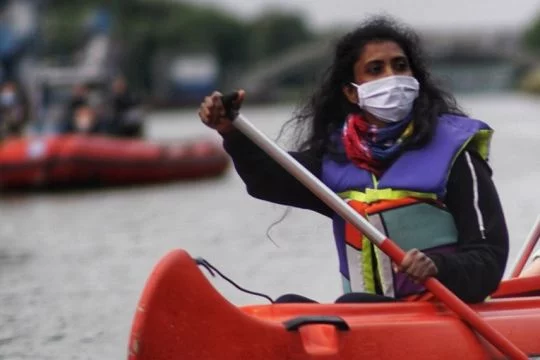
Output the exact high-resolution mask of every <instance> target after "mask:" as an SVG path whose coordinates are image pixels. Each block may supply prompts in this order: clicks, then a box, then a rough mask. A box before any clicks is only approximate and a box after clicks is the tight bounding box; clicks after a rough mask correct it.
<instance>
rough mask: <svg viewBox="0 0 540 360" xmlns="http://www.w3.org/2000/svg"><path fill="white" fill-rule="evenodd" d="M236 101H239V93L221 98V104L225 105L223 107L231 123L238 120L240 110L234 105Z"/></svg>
mask: <svg viewBox="0 0 540 360" xmlns="http://www.w3.org/2000/svg"><path fill="white" fill-rule="evenodd" d="M236 99H238V92H237V91H235V92H232V93H229V94H226V95H223V96H222V97H221V102H222V103H223V107H224V108H225V116H226V117H227V118H228V119H229V120H231V121H234V119H236V116H237V115H238V110H239V109H240V108H239V107H238V106H235V104H234V102H235V101H236Z"/></svg>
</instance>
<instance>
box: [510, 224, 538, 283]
mask: <svg viewBox="0 0 540 360" xmlns="http://www.w3.org/2000/svg"><path fill="white" fill-rule="evenodd" d="M538 239H540V216H538V217H537V218H536V223H535V224H534V226H533V227H532V229H531V232H530V233H529V236H528V237H527V240H526V241H525V244H523V247H522V248H521V251H520V252H519V255H518V257H517V261H516V264H515V265H514V270H513V271H512V274H511V275H510V278H516V277H518V276H519V275H521V272H522V271H523V268H524V267H525V264H527V260H529V257H530V256H531V253H532V251H533V250H534V248H535V247H536V243H538Z"/></svg>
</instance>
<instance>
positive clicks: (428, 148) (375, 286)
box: [322, 115, 493, 298]
mask: <svg viewBox="0 0 540 360" xmlns="http://www.w3.org/2000/svg"><path fill="white" fill-rule="evenodd" d="M492 133H493V131H492V130H491V128H490V127H489V126H488V125H486V124H485V123H483V122H481V121H479V120H473V119H469V118H466V117H461V116H455V115H443V116H441V117H440V118H439V121H438V124H437V126H436V129H435V132H434V136H433V138H432V140H431V141H430V142H429V143H428V144H427V145H425V146H424V147H422V148H420V149H413V150H408V151H406V152H404V153H403V154H402V155H400V157H398V158H397V159H396V160H395V161H394V162H393V163H392V165H391V166H390V167H389V168H388V169H387V170H386V171H385V173H384V174H383V175H382V176H381V177H380V178H379V179H377V178H376V177H375V176H374V175H373V174H371V173H370V172H368V171H366V170H363V169H361V168H358V167H357V166H355V165H354V164H352V163H351V162H349V161H342V160H337V159H336V158H335V156H332V155H327V156H325V158H324V159H323V166H322V180H323V182H324V183H325V184H326V185H327V186H328V187H329V188H330V189H332V190H333V191H334V192H336V193H338V194H339V195H340V196H341V197H342V198H343V199H344V200H345V201H347V202H348V204H349V205H350V206H352V207H353V208H354V209H355V210H356V211H358V212H359V213H360V214H361V215H363V216H364V217H366V218H367V219H368V220H369V221H370V223H371V224H373V225H374V226H375V227H376V228H377V229H378V230H379V231H381V232H382V233H384V234H386V235H387V236H388V237H389V238H390V239H392V240H394V241H395V242H396V243H397V244H398V245H399V246H400V247H401V248H402V249H403V250H405V251H407V250H410V249H413V248H416V249H419V250H421V251H423V252H425V253H427V254H431V253H447V252H453V251H455V249H456V245H457V241H458V234H457V230H456V227H455V224H454V220H453V217H452V215H451V214H450V213H449V212H448V210H447V209H446V206H445V205H444V202H443V200H444V198H445V195H446V185H447V181H448V177H449V174H450V170H451V168H452V165H453V163H454V161H455V160H456V158H457V157H458V155H459V154H460V153H461V152H462V151H463V150H464V149H465V148H467V149H471V150H473V151H476V152H478V154H480V155H481V156H482V157H483V158H484V159H485V160H487V158H488V153H489V144H490V140H491V136H492ZM333 141H334V146H335V147H336V148H337V149H338V150H340V149H343V145H342V144H341V140H340V137H339V136H336V137H335V138H333ZM333 227H334V237H335V240H336V246H337V250H338V255H339V262H340V272H341V274H342V276H343V290H344V292H345V293H347V292H368V293H377V294H382V295H386V296H391V297H396V298H402V297H405V296H407V295H411V294H418V293H421V292H423V291H424V289H423V287H422V286H421V285H417V284H414V283H413V282H412V281H410V280H409V279H408V278H407V276H406V275H404V274H402V273H395V272H394V271H393V266H392V264H391V261H390V259H389V258H388V257H387V256H386V255H385V254H383V253H382V252H381V251H380V250H379V249H378V248H376V247H374V246H373V245H372V244H371V242H370V241H369V240H368V239H367V238H366V237H365V236H363V235H362V234H361V233H360V231H358V230H357V229H355V228H354V227H353V226H352V225H351V224H349V223H346V222H345V221H344V220H343V219H342V218H341V217H340V216H339V215H337V214H336V215H334V218H333Z"/></svg>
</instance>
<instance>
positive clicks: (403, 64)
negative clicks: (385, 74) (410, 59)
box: [395, 60, 409, 72]
mask: <svg viewBox="0 0 540 360" xmlns="http://www.w3.org/2000/svg"><path fill="white" fill-rule="evenodd" d="M395 69H396V70H397V71H401V72H402V71H407V70H409V63H407V61H405V60H399V61H398V62H397V63H396V64H395Z"/></svg>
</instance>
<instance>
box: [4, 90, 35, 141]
mask: <svg viewBox="0 0 540 360" xmlns="http://www.w3.org/2000/svg"><path fill="white" fill-rule="evenodd" d="M27 121H28V107H27V101H26V98H25V96H24V93H23V92H22V91H21V90H20V88H19V86H18V85H17V83H15V82H14V81H6V82H4V83H2V84H1V85H0V138H4V137H7V136H21V135H22V134H23V131H24V127H25V125H26V123H27Z"/></svg>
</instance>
